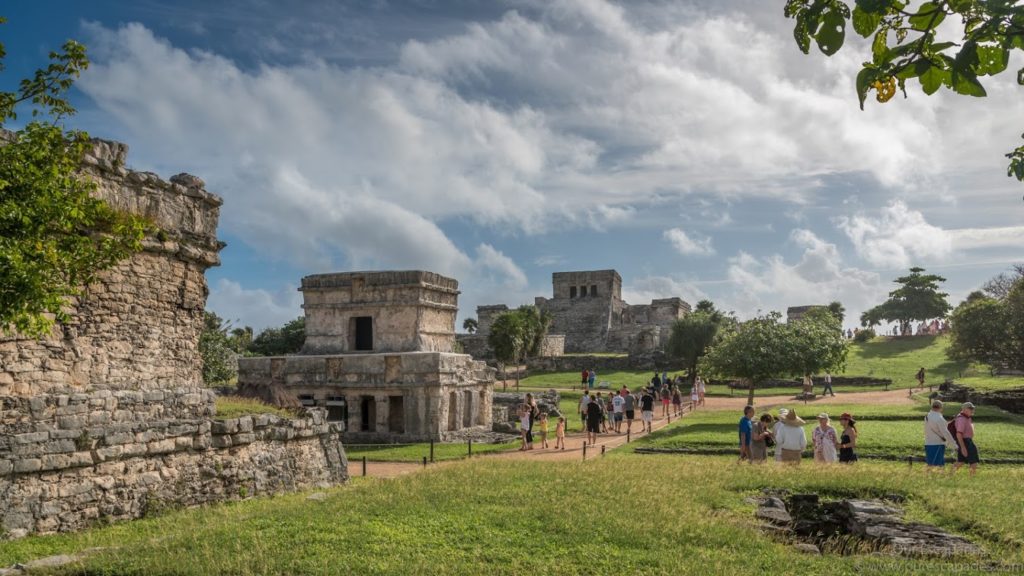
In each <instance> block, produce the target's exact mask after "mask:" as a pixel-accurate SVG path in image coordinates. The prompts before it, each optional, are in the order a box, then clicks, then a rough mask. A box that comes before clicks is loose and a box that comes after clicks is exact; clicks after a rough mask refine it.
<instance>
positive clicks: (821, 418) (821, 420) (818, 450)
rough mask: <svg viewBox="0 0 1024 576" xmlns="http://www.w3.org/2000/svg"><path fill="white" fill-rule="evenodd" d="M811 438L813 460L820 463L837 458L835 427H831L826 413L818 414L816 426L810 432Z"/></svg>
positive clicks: (827, 462)
mask: <svg viewBox="0 0 1024 576" xmlns="http://www.w3.org/2000/svg"><path fill="white" fill-rule="evenodd" d="M811 440H812V442H813V444H814V461H815V462H819V463H822V464H831V463H833V462H835V461H837V460H838V459H839V457H838V454H837V453H836V446H837V445H838V444H839V438H838V436H837V435H836V429H835V428H833V427H832V421H831V420H830V419H829V417H828V414H826V413H824V412H822V413H821V414H818V427H817V428H815V429H814V431H813V432H811Z"/></svg>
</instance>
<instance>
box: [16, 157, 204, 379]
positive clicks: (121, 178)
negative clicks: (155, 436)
mask: <svg viewBox="0 0 1024 576" xmlns="http://www.w3.org/2000/svg"><path fill="white" fill-rule="evenodd" d="M126 155H127V147H126V146H125V145H124V144H119V143H116V142H107V141H102V140H97V141H95V146H94V148H93V150H92V151H91V152H90V153H89V154H87V155H86V156H85V166H84V168H83V172H84V174H85V175H86V176H87V177H89V178H92V179H93V180H94V181H96V182H97V185H98V189H97V196H98V197H100V198H103V199H104V200H106V201H107V202H108V203H109V204H111V205H112V206H114V207H115V208H118V209H121V210H125V211H129V212H132V213H134V214H138V215H141V216H143V217H145V218H147V219H149V220H151V221H152V222H153V223H154V224H155V225H156V226H158V227H159V229H160V232H159V233H158V234H156V235H155V236H153V237H149V238H147V239H146V240H145V241H144V251H143V252H141V253H138V254H136V255H134V256H133V257H131V258H129V259H128V260H126V261H124V262H122V263H120V264H118V265H117V266H116V267H114V268H113V269H112V270H110V271H107V272H105V273H103V274H101V275H100V277H99V279H98V281H97V282H96V283H95V284H93V285H91V286H89V287H87V288H86V290H85V292H84V294H83V295H82V296H81V297H80V298H79V299H78V300H77V301H76V302H74V305H73V313H72V319H71V321H70V322H69V323H68V324H66V325H63V326H59V327H57V328H55V330H54V332H53V333H52V334H51V335H50V337H48V338H45V339H41V340H34V339H33V340H26V339H20V338H16V337H0V395H4V396H6V395H11V396H22V397H28V396H32V395H34V394H43V393H48V392H55V391H83V390H87V389H94V388H100V387H102V388H109V389H135V390H138V389H159V388H167V387H181V386H201V385H202V375H201V366H202V361H201V359H200V356H199V351H198V345H199V333H200V331H201V329H202V324H203V309H204V307H205V304H206V295H207V287H206V279H205V277H204V276H203V273H204V271H205V270H206V269H207V268H209V267H210V266H214V265H216V264H217V263H218V262H219V260H218V256H217V253H218V251H219V250H220V249H221V248H222V247H223V244H222V243H221V242H219V241H218V240H217V237H216V228H217V219H218V217H219V211H220V205H221V199H220V198H218V197H217V196H215V195H213V194H210V193H209V192H206V190H205V189H204V184H203V181H202V180H200V179H198V178H196V177H194V176H190V175H187V174H179V175H177V176H175V177H172V178H171V179H170V181H165V180H161V179H160V178H159V177H157V176H156V175H155V174H152V173H149V172H135V171H132V170H127V169H126V168H125V167H124V164H125V157H126Z"/></svg>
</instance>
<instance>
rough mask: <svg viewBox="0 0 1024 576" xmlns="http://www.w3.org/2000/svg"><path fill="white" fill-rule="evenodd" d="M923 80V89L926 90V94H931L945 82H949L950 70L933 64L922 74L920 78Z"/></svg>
mask: <svg viewBox="0 0 1024 576" xmlns="http://www.w3.org/2000/svg"><path fill="white" fill-rule="evenodd" d="M918 79H919V80H920V81H921V89H922V90H924V93H925V94H928V95H929V96H931V95H932V94H935V92H937V91H938V89H939V88H941V87H942V85H943V84H944V83H948V82H949V71H948V70H943V69H942V68H939V67H938V66H931V67H929V68H928V70H927V71H926V72H925V73H924V74H921V76H920V77H919V78H918Z"/></svg>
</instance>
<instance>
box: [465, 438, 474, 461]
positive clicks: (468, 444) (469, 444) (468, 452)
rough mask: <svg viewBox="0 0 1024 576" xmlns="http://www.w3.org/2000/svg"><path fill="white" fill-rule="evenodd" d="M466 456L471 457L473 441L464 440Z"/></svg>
mask: <svg viewBox="0 0 1024 576" xmlns="http://www.w3.org/2000/svg"><path fill="white" fill-rule="evenodd" d="M466 455H467V456H470V457H471V456H473V439H472V438H470V439H469V440H466Z"/></svg>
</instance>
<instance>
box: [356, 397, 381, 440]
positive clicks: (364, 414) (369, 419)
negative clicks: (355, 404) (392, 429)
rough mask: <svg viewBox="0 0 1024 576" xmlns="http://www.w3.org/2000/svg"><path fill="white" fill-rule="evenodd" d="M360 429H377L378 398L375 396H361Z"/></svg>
mask: <svg viewBox="0 0 1024 576" xmlns="http://www.w3.org/2000/svg"><path fill="white" fill-rule="evenodd" d="M359 429H360V430H361V431H363V432H373V431H375V430H376V429H377V400H376V399H375V398H374V397H373V396H360V397H359Z"/></svg>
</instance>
